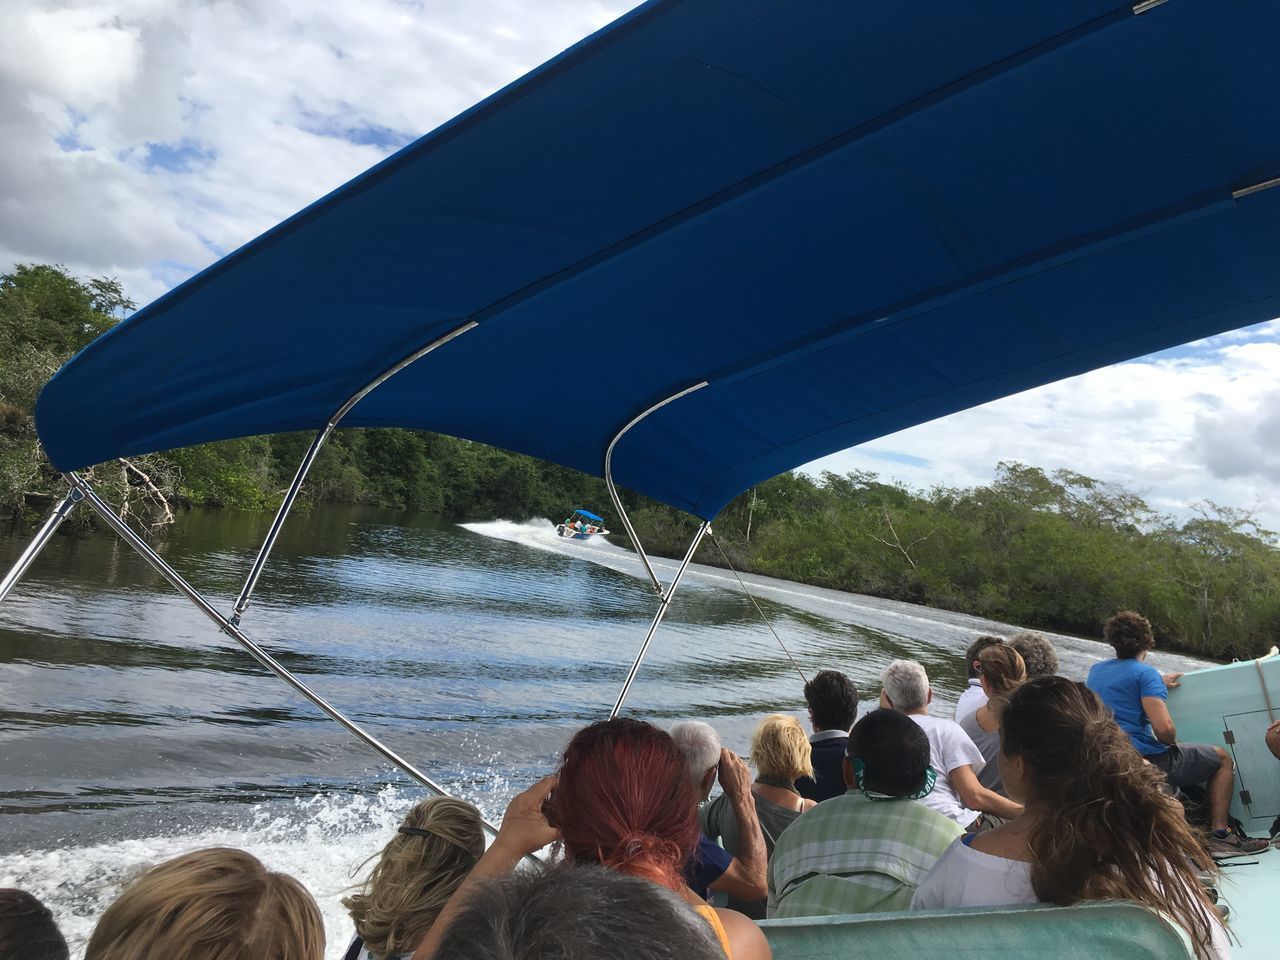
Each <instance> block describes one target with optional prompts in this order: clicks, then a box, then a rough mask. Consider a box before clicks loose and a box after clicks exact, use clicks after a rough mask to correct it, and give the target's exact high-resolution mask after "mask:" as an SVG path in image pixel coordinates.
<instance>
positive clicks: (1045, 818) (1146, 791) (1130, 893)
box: [911, 677, 1230, 960]
mask: <svg viewBox="0 0 1280 960" xmlns="http://www.w3.org/2000/svg"><path fill="white" fill-rule="evenodd" d="M1000 734H1001V752H1000V759H999V762H1000V764H1001V766H1002V767H1003V774H1002V775H1003V778H1004V784H1005V788H1006V789H1007V790H1008V791H1009V795H1010V796H1011V797H1016V798H1019V799H1022V800H1023V801H1024V802H1025V803H1026V807H1027V812H1026V813H1025V814H1024V815H1023V816H1021V817H1019V818H1018V819H1017V820H1014V821H1012V822H1011V823H1006V824H1004V825H1003V826H1000V827H997V828H996V829H994V830H991V831H989V832H987V833H981V834H976V835H972V834H971V835H967V836H965V837H962V838H961V839H960V840H957V841H956V842H955V843H953V844H952V845H951V847H950V848H949V849H948V850H947V852H946V853H945V854H943V855H942V857H941V858H939V860H938V863H937V864H936V865H935V866H934V868H933V871H932V872H931V873H930V874H929V876H928V877H927V878H926V879H925V881H924V883H922V884H921V885H920V889H919V890H917V891H916V895H915V899H914V900H913V901H912V903H911V906H912V908H913V909H923V910H934V909H946V908H954V907H995V906H1003V905H1007V904H1015V903H1037V902H1040V903H1048V904H1057V905H1059V906H1064V907H1065V906H1070V905H1071V904H1074V903H1081V902H1083V901H1089V900H1131V901H1133V902H1135V903H1139V904H1142V905H1144V906H1147V907H1150V908H1151V909H1153V910H1156V911H1159V912H1160V913H1161V914H1163V915H1164V916H1166V917H1169V918H1171V919H1172V920H1173V921H1174V922H1175V923H1177V924H1179V925H1180V926H1181V927H1182V928H1183V929H1184V930H1186V931H1187V933H1188V935H1189V936H1190V937H1191V940H1192V942H1193V944H1194V945H1195V949H1196V954H1197V956H1198V957H1199V958H1200V960H1225V958H1227V957H1228V956H1229V955H1230V952H1229V948H1228V945H1227V939H1226V934H1225V931H1224V930H1223V928H1222V925H1221V923H1220V922H1219V920H1218V917H1217V914H1216V912H1215V911H1214V909H1213V904H1212V902H1211V901H1210V900H1209V897H1208V895H1207V894H1206V893H1205V891H1204V888H1203V887H1202V886H1201V882H1200V876H1199V875H1200V873H1201V872H1203V871H1207V872H1209V873H1211V874H1213V873H1216V868H1215V867H1214V865H1213V861H1212V860H1211V859H1210V858H1209V857H1207V856H1206V855H1205V852H1204V848H1203V847H1202V846H1201V845H1200V841H1199V840H1198V839H1197V838H1196V835H1195V834H1194V833H1193V832H1192V829H1191V827H1189V826H1188V825H1187V822H1186V820H1185V818H1184V817H1183V815H1182V809H1181V807H1180V805H1179V804H1178V803H1177V801H1176V800H1174V799H1172V798H1171V797H1169V796H1167V795H1166V794H1165V793H1164V792H1163V791H1162V789H1161V787H1162V785H1163V778H1162V777H1161V776H1160V772H1159V770H1157V769H1156V768H1155V767H1154V766H1152V765H1151V764H1149V763H1145V762H1144V761H1143V759H1142V757H1141V756H1140V755H1139V754H1138V753H1137V752H1136V751H1134V749H1133V748H1132V746H1131V745H1130V744H1129V741H1128V738H1127V737H1126V736H1125V734H1124V732H1123V731H1122V730H1121V729H1120V728H1119V727H1118V726H1117V725H1116V723H1115V721H1114V720H1113V719H1112V717H1111V715H1110V713H1109V712H1108V711H1107V708H1106V707H1105V706H1103V704H1102V701H1101V700H1099V699H1098V697H1097V695H1096V694H1094V693H1093V692H1092V691H1090V690H1089V689H1088V688H1086V687H1085V686H1084V684H1082V683H1076V682H1074V681H1072V680H1067V679H1066V678H1064V677H1042V678H1040V679H1038V680H1029V681H1028V682H1026V683H1024V684H1022V685H1021V686H1020V687H1018V688H1017V689H1016V690H1014V691H1013V693H1012V694H1010V696H1009V700H1008V703H1007V704H1006V706H1005V709H1004V711H1003V712H1002V714H1001V718H1000ZM1103 810H1105V811H1107V813H1106V815H1105V816H1103V815H1102V814H1101V811H1103Z"/></svg>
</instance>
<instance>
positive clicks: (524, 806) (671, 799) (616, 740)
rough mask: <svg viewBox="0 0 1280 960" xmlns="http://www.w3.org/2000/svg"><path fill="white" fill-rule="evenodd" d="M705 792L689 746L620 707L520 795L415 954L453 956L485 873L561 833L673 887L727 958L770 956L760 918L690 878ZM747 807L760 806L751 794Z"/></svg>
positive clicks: (574, 845)
mask: <svg viewBox="0 0 1280 960" xmlns="http://www.w3.org/2000/svg"><path fill="white" fill-rule="evenodd" d="M697 798H698V795H697V793H696V791H695V788H694V785H693V779H692V778H691V777H690V776H689V775H688V773H687V772H686V764H685V759H684V756H683V755H682V754H681V752H680V750H679V749H678V748H677V747H676V745H675V742H674V741H673V740H672V739H671V737H670V736H669V735H667V734H666V733H664V732H663V731H662V730H659V729H658V728H657V727H655V726H653V725H651V724H648V723H642V722H640V721H639V720H631V719H627V718H623V717H619V718H617V719H614V720H607V721H601V722H600V723H593V724H591V726H589V727H585V728H584V729H582V730H580V731H578V733H577V734H576V735H575V736H574V738H573V739H572V740H571V741H569V745H568V746H567V747H565V751H564V759H563V762H562V763H561V765H560V772H559V773H558V774H557V775H556V776H553V777H544V778H543V779H542V780H540V781H538V783H536V784H534V785H533V786H532V787H530V788H529V789H528V790H526V791H524V793H522V794H520V795H519V796H517V797H516V798H515V799H514V800H512V801H511V803H510V805H509V806H508V807H507V813H506V816H505V817H503V820H502V827H501V828H500V829H499V831H498V836H497V837H496V838H495V839H494V841H493V844H492V845H491V846H490V847H489V849H488V850H486V851H485V852H484V855H483V856H481V857H480V861H479V862H478V863H477V864H476V866H475V869H474V870H472V871H471V874H470V876H468V877H467V879H466V880H465V881H464V882H463V884H462V886H461V887H459V888H458V891H457V892H456V893H455V894H454V895H453V897H452V898H450V900H449V903H448V905H446V906H445V908H444V910H443V911H441V913H440V916H439V917H438V918H437V919H436V922H435V923H434V924H432V925H431V930H430V931H429V932H428V933H427V936H426V937H425V938H424V939H423V941H422V943H420V944H419V945H418V949H417V951H415V953H414V960H427V958H435V957H438V958H440V960H444V958H445V957H446V956H450V955H449V954H447V953H445V952H444V951H441V950H440V949H439V947H440V943H441V941H442V940H444V938H445V936H446V934H447V933H448V930H449V925H450V924H451V923H452V919H453V918H454V917H455V916H458V915H460V914H461V912H462V910H463V909H464V907H465V906H466V904H467V901H468V899H469V898H470V897H471V895H472V893H473V892H474V891H475V890H476V889H477V888H478V887H479V886H480V885H481V884H482V882H483V881H484V880H486V879H491V878H494V877H502V876H507V875H508V874H510V873H511V872H512V871H513V870H514V869H515V867H516V864H517V863H519V861H520V860H521V859H522V858H523V857H524V856H526V855H527V854H529V853H532V852H533V851H535V850H540V849H541V848H542V847H544V846H546V845H547V844H549V843H553V842H555V841H556V840H559V841H561V844H562V846H563V849H564V858H565V860H566V861H568V862H569V863H572V864H583V863H588V864H599V865H602V866H606V867H610V868H612V869H614V870H617V871H619V872H620V873H624V874H628V875H629V876H633V877H641V878H643V879H645V880H648V881H650V882H652V883H655V884H657V885H658V886H660V887H664V888H666V889H667V890H668V891H670V892H671V893H674V894H675V895H676V896H677V898H679V899H680V900H682V901H683V902H684V904H685V906H686V907H687V909H689V910H690V911H691V912H692V913H694V914H696V915H697V916H699V917H701V918H702V922H703V923H705V924H706V925H707V928H708V929H709V930H710V931H711V932H712V933H714V934H715V937H716V939H717V940H718V941H719V943H720V945H721V947H722V949H723V950H724V953H725V956H726V957H727V958H728V960H769V958H770V957H771V956H772V954H771V953H770V950H769V944H768V941H766V940H765V938H764V934H763V933H761V932H760V928H759V927H757V926H756V925H755V924H754V923H752V922H751V921H750V920H748V919H747V918H746V917H744V916H743V915H742V914H740V913H737V912H735V911H733V910H722V909H717V908H714V907H712V906H710V905H709V904H707V903H706V901H704V900H702V899H701V898H700V897H698V895H697V894H695V893H694V892H693V891H692V890H690V889H689V886H688V884H687V883H686V882H685V876H684V870H685V865H686V864H687V863H688V862H689V859H690V858H691V857H692V856H693V852H694V850H695V849H696V848H697V845H698V835H699V833H700V831H699V829H698V813H697V806H698V801H697ZM748 809H749V810H752V811H754V807H753V806H752V805H751V803H750V801H748ZM582 920H583V922H590V920H589V918H582ZM598 955H599V956H623V955H624V954H623V953H621V950H620V946H619V945H618V944H608V943H601V945H600V947H599V954H598Z"/></svg>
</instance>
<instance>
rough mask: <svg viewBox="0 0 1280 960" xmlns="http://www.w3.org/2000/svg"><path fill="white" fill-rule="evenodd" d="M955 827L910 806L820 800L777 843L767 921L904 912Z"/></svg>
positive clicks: (956, 832)
mask: <svg viewBox="0 0 1280 960" xmlns="http://www.w3.org/2000/svg"><path fill="white" fill-rule="evenodd" d="M961 833H963V830H962V829H961V828H960V825H959V824H957V823H956V822H955V821H954V820H951V819H950V818H948V817H945V816H943V815H942V814H940V813H938V812H937V811H936V810H930V809H929V808H928V807H926V806H925V805H924V804H922V803H920V802H918V801H916V800H874V801H873V800H868V799H867V798H866V797H864V796H863V795H862V794H861V793H860V792H858V791H856V790H850V791H849V792H848V793H846V794H845V795H844V796H840V797H833V798H832V799H830V800H824V801H823V802H822V803H820V804H818V805H817V806H816V807H814V808H813V809H812V810H810V811H809V812H808V813H806V814H805V815H804V816H802V817H800V818H799V819H797V820H796V822H795V823H793V824H791V826H789V827H787V829H786V830H785V831H783V833H782V835H781V836H780V837H778V842H777V846H775V847H774V850H773V858H772V859H771V860H770V861H769V905H768V913H769V916H770V917H821V916H829V915H833V914H843V913H877V912H881V911H887V910H906V909H907V908H908V907H909V906H910V905H911V897H912V895H913V894H914V893H915V889H916V887H917V886H918V885H919V884H920V882H921V881H922V880H924V878H925V876H926V875H927V874H928V873H929V871H930V870H931V869H932V868H933V865H934V863H935V862H936V861H937V859H938V857H940V856H942V854H943V853H944V852H945V851H946V849H947V847H949V846H950V845H951V843H952V841H954V840H955V839H956V837H958V836H960V834H961Z"/></svg>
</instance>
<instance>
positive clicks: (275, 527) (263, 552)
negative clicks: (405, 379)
mask: <svg viewBox="0 0 1280 960" xmlns="http://www.w3.org/2000/svg"><path fill="white" fill-rule="evenodd" d="M478 326H479V324H478V323H476V322H475V321H474V320H468V321H467V322H466V323H464V324H462V325H461V326H460V327H455V328H454V329H452V330H450V331H449V332H448V333H446V334H445V335H444V336H442V337H437V338H436V339H435V340H432V341H431V342H430V343H428V344H427V345H426V346H425V347H419V348H418V349H417V350H415V351H414V352H413V353H411V354H409V355H408V356H407V357H405V358H404V359H403V360H399V361H397V362H396V363H395V364H393V365H392V366H390V367H388V368H387V369H386V370H384V371H382V373H380V374H378V375H377V376H376V377H374V378H373V379H372V380H370V381H369V382H368V383H366V384H365V385H364V386H363V387H361V388H360V389H359V390H357V391H356V392H355V393H353V394H352V395H351V396H350V397H349V398H348V399H347V402H346V403H344V404H343V405H342V406H340V407H339V408H338V409H337V410H336V411H335V412H334V414H333V416H332V417H330V418H329V422H328V423H326V424H325V426H324V429H322V430H321V431H320V432H319V433H318V434H316V438H315V439H314V440H313V441H311V447H310V448H309V449H308V450H307V454H306V456H304V457H303V458H302V463H300V464H299V465H298V472H297V473H296V474H294V477H293V482H292V483H291V484H289V489H288V491H287V492H286V493H285V495H284V500H283V501H281V503H280V509H279V510H278V511H276V516H275V519H274V520H273V521H271V529H270V530H268V531H267V538H266V539H265V540H264V541H263V542H262V548H261V549H260V550H259V551H258V556H257V558H256V559H255V560H254V561H253V567H252V568H251V569H250V570H249V577H248V579H246V580H245V582H244V589H242V590H241V591H240V596H239V597H238V598H237V599H236V605H235V609H234V611H233V613H232V614H231V621H230V622H231V623H232V625H235V626H238V625H239V623H240V617H241V615H243V614H244V612H245V610H246V609H247V608H248V606H249V598H250V597H252V596H253V590H254V587H256V586H257V585H258V578H259V577H261V576H262V571H263V568H264V567H266V565H267V558H268V557H269V556H270V555H271V548H272V547H274V546H275V545H276V540H277V539H278V538H279V536H280V530H281V528H282V527H283V526H284V521H285V519H286V518H287V517H288V516H289V511H290V510H292V509H293V504H294V501H295V500H297V499H298V492H299V491H300V490H301V489H302V482H303V481H304V480H306V479H307V474H308V473H309V472H310V471H311V465H312V464H314V463H315V462H316V457H317V456H319V454H320V449H321V447H323V446H324V444H325V441H326V440H328V439H329V434H331V433H333V430H334V428H335V427H336V426H337V425H338V423H339V421H341V420H342V418H343V417H345V416H346V415H347V414H348V413H350V412H351V408H352V407H354V406H355V405H356V404H357V403H359V402H360V401H361V400H363V399H364V398H365V397H367V396H368V395H369V394H370V393H372V392H373V391H374V390H376V389H377V388H378V387H380V386H382V384H384V383H386V382H387V381H388V380H390V379H391V378H392V377H394V376H395V375H396V374H397V373H399V372H400V371H401V370H403V369H404V368H405V367H407V366H409V365H410V364H412V363H415V362H417V361H418V360H421V359H422V358H423V357H425V356H426V355H427V354H428V353H430V352H431V351H432V350H435V349H436V348H437V347H442V346H444V345H445V344H446V343H448V342H449V341H450V340H452V339H454V338H455V337H460V336H462V334H464V333H466V332H467V331H468V330H474V329H475V328H476V327H478Z"/></svg>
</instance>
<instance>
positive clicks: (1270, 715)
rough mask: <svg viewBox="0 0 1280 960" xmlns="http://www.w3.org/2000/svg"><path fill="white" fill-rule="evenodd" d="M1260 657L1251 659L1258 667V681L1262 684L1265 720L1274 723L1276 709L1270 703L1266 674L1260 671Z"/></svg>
mask: <svg viewBox="0 0 1280 960" xmlns="http://www.w3.org/2000/svg"><path fill="white" fill-rule="evenodd" d="M1273 649H1274V648H1273ZM1262 659H1263V658H1262V657H1259V658H1258V659H1257V660H1255V661H1253V665H1254V666H1255V667H1257V668H1258V683H1260V684H1262V699H1263V700H1265V701H1266V703H1267V720H1269V721H1270V722H1272V723H1275V720H1276V711H1275V707H1273V706H1272V705H1271V691H1270V690H1268V689H1267V675H1266V674H1265V673H1263V672H1262Z"/></svg>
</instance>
